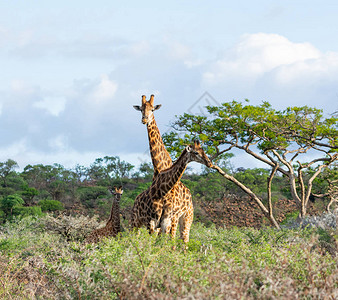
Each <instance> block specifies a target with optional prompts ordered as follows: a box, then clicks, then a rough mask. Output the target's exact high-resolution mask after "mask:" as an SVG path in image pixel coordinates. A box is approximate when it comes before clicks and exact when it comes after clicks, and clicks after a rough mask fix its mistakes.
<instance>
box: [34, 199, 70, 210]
mask: <svg viewBox="0 0 338 300" xmlns="http://www.w3.org/2000/svg"><path fill="white" fill-rule="evenodd" d="M39 206H41V210H42V211H49V212H51V211H56V210H63V209H64V207H63V204H62V203H61V202H60V201H58V200H50V199H46V200H41V201H39Z"/></svg>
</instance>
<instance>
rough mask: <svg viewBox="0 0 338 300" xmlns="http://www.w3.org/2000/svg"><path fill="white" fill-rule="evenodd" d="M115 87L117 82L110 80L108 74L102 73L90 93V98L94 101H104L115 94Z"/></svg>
mask: <svg viewBox="0 0 338 300" xmlns="http://www.w3.org/2000/svg"><path fill="white" fill-rule="evenodd" d="M117 88H118V84H117V83H116V82H115V81H113V80H110V79H109V77H108V75H102V76H101V80H100V83H99V84H98V85H97V86H96V87H95V90H94V91H93V93H92V98H93V99H94V100H95V101H96V102H105V101H107V100H109V99H112V98H113V97H114V96H115V93H116V91H117Z"/></svg>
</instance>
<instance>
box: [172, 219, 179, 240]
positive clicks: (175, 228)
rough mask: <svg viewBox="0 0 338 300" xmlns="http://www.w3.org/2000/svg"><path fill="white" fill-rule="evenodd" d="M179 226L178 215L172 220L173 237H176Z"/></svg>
mask: <svg viewBox="0 0 338 300" xmlns="http://www.w3.org/2000/svg"><path fill="white" fill-rule="evenodd" d="M177 226H178V217H177V216H173V217H172V220H171V232H170V236H171V238H172V239H174V238H175V237H176V231H177Z"/></svg>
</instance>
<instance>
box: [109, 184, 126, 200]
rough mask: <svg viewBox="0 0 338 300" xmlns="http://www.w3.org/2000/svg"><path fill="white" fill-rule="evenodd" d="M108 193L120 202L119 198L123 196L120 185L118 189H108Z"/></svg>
mask: <svg viewBox="0 0 338 300" xmlns="http://www.w3.org/2000/svg"><path fill="white" fill-rule="evenodd" d="M109 191H110V192H111V194H112V195H114V196H115V198H116V200H117V201H120V199H121V196H122V194H123V188H122V185H121V186H120V187H118V188H117V187H116V186H115V187H114V188H113V189H109Z"/></svg>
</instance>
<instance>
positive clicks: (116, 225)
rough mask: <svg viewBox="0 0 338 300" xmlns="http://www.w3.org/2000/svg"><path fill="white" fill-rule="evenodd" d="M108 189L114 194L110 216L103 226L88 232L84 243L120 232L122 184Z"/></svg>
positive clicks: (97, 240) (114, 235)
mask: <svg viewBox="0 0 338 300" xmlns="http://www.w3.org/2000/svg"><path fill="white" fill-rule="evenodd" d="M109 191H110V192H111V193H112V195H113V196H114V199H113V205H112V208H111V211H110V217H109V219H108V221H107V223H106V226H105V227H102V228H98V229H96V230H94V231H93V232H91V233H90V234H89V236H88V237H87V238H86V240H85V242H86V243H97V242H99V241H100V240H101V239H103V238H104V237H111V236H112V237H116V236H117V235H118V233H119V232H121V224H120V199H121V195H122V194H123V189H122V186H120V187H119V188H117V187H114V190H113V189H109Z"/></svg>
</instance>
